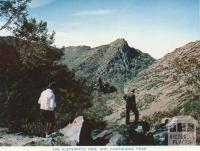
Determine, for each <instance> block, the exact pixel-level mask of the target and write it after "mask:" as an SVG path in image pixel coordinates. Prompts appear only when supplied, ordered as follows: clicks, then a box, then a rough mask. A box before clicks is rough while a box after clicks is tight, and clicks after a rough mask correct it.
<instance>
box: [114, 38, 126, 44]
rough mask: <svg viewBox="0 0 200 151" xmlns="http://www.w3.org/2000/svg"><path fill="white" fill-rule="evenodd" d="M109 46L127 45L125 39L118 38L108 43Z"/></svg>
mask: <svg viewBox="0 0 200 151" xmlns="http://www.w3.org/2000/svg"><path fill="white" fill-rule="evenodd" d="M110 45H111V46H125V45H128V43H127V41H126V40H125V39H124V38H118V39H116V40H115V41H113V42H111V43H110Z"/></svg>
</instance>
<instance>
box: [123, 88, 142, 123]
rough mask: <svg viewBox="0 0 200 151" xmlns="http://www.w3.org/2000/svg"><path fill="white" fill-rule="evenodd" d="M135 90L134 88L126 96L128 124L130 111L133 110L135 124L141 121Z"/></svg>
mask: <svg viewBox="0 0 200 151" xmlns="http://www.w3.org/2000/svg"><path fill="white" fill-rule="evenodd" d="M134 92H135V89H134V88H133V89H132V90H131V91H130V92H126V90H125V92H124V93H125V95H124V100H125V101H126V124H129V122H130V111H131V110H132V111H133V113H134V114H135V122H137V121H138V119H139V112H138V110H137V107H136V101H135V94H134Z"/></svg>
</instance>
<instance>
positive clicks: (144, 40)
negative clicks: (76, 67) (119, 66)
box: [0, 0, 200, 59]
mask: <svg viewBox="0 0 200 151" xmlns="http://www.w3.org/2000/svg"><path fill="white" fill-rule="evenodd" d="M29 15H30V16H31V17H34V18H36V19H38V20H45V21H47V23H48V27H49V30H50V31H53V30H54V31H55V32H56V36H55V45H56V46H58V47H62V46H72V45H73V46H77V45H89V46H91V47H96V46H100V45H103V44H108V43H110V42H112V41H114V40H116V39H117V38H124V39H126V40H127V42H128V44H129V45H130V46H131V47H134V48H137V49H140V50H141V51H143V52H146V53H149V54H150V55H152V56H153V57H155V58H157V59H158V58H161V57H163V56H164V55H165V54H167V53H169V52H171V51H173V50H174V49H175V48H177V47H180V46H182V45H184V44H186V43H188V42H191V41H195V40H200V0H32V3H31V4H30V7H29ZM6 34H7V32H6V31H1V32H0V35H6Z"/></svg>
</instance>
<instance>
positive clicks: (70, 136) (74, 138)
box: [59, 116, 84, 145]
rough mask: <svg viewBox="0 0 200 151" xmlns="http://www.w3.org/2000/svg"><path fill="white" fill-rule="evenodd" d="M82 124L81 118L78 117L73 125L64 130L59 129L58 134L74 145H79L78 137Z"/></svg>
mask: <svg viewBox="0 0 200 151" xmlns="http://www.w3.org/2000/svg"><path fill="white" fill-rule="evenodd" d="M83 122H84V119H83V116H79V117H77V118H76V119H75V120H74V121H73V123H70V124H68V125H67V126H66V127H65V128H63V129H60V130H59V132H60V133H61V134H63V135H64V137H65V139H67V141H69V142H74V144H75V145H76V144H78V143H79V136H80V133H81V128H82V125H83Z"/></svg>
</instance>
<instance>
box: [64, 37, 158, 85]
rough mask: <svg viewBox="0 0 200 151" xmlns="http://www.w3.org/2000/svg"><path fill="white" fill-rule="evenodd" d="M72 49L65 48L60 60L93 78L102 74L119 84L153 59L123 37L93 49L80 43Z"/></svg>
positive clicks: (106, 79)
mask: <svg viewBox="0 0 200 151" xmlns="http://www.w3.org/2000/svg"><path fill="white" fill-rule="evenodd" d="M73 48H74V49H73V50H72V49H71V48H70V47H66V48H65V55H64V57H63V61H62V63H64V64H68V65H69V66H70V67H71V68H73V69H74V70H75V71H76V72H77V74H78V75H81V76H85V77H86V78H87V79H92V80H93V81H95V80H96V79H98V77H101V78H102V79H104V80H105V81H109V82H111V83H112V84H116V83H118V82H120V84H119V85H122V84H123V83H124V82H125V81H126V80H128V79H129V78H130V77H131V76H136V75H137V74H138V73H139V72H140V71H141V70H143V69H145V68H146V67H147V66H149V65H150V64H152V63H153V62H154V61H155V59H154V58H153V57H151V56H150V55H149V54H147V53H142V52H141V51H140V50H139V49H135V48H132V47H130V46H129V45H128V43H127V41H126V40H125V39H124V38H118V39H117V40H115V41H113V42H111V43H109V44H106V45H102V46H98V47H94V48H89V47H87V50H85V49H84V48H83V47H81V46H78V47H73ZM81 48H83V50H81ZM83 52H84V53H83ZM120 80H125V81H120Z"/></svg>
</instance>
